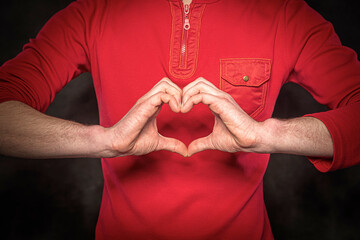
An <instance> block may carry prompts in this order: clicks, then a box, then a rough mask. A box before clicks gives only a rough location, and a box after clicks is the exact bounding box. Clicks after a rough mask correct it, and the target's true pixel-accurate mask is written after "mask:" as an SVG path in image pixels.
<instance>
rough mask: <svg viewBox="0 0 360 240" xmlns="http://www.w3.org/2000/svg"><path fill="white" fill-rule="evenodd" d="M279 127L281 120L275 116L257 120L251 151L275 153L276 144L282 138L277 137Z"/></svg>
mask: <svg viewBox="0 0 360 240" xmlns="http://www.w3.org/2000/svg"><path fill="white" fill-rule="evenodd" d="M281 128H282V127H281V120H278V119H275V118H269V119H267V120H265V121H263V122H259V125H258V128H257V132H256V136H257V137H256V144H255V147H254V149H253V152H256V153H276V152H277V151H278V150H277V147H276V146H277V144H278V143H279V141H281V140H282V139H281V138H280V137H279V136H280V131H281Z"/></svg>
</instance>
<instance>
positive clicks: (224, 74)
mask: <svg viewBox="0 0 360 240" xmlns="http://www.w3.org/2000/svg"><path fill="white" fill-rule="evenodd" d="M270 71H271V61H270V59H257V58H236V59H233V58H232V59H221V60H220V89H221V90H223V91H224V92H227V93H229V94H230V95H231V96H232V97H233V98H234V99H235V101H236V102H237V103H238V104H239V106H240V107H241V108H242V109H243V110H244V111H245V112H246V113H247V114H249V115H250V116H251V117H253V118H254V117H256V116H257V115H259V113H260V112H261V111H262V110H263V109H264V106H265V99H266V94H267V91H268V84H269V83H268V82H269V79H270Z"/></svg>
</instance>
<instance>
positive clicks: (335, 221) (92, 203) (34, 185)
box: [0, 0, 360, 240]
mask: <svg viewBox="0 0 360 240" xmlns="http://www.w3.org/2000/svg"><path fill="white" fill-rule="evenodd" d="M70 2H71V1H70V0H51V1H46V0H13V1H6V2H5V3H4V2H2V3H1V4H0V34H1V37H0V64H2V63H3V62H4V61H6V60H7V59H9V58H12V57H14V56H16V54H17V53H19V51H21V48H22V46H23V45H24V44H25V43H26V42H27V41H28V40H29V38H32V37H34V36H35V35H36V33H37V32H38V31H39V30H40V29H41V27H42V26H43V24H44V23H45V22H46V21H47V20H48V19H49V18H50V17H51V16H52V15H53V14H54V13H55V12H57V11H58V10H60V9H62V8H64V7H65V6H66V5H68V4H69V3H70ZM307 2H308V3H309V5H310V6H312V7H313V8H315V9H316V10H317V11H319V12H320V13H321V14H322V15H323V16H324V17H325V18H326V19H328V20H329V21H331V22H332V23H333V24H334V27H335V30H336V32H337V33H338V34H339V35H340V38H341V40H342V42H343V44H344V45H346V46H349V47H351V48H353V49H354V50H355V51H356V52H357V53H360V31H359V28H360V17H359V15H358V7H357V6H358V5H357V1H355V0H343V1H339V0H308V1H307ZM324 110H326V108H325V107H323V106H321V105H319V104H317V103H316V102H314V100H313V99H312V97H311V96H309V94H308V93H307V92H305V91H304V90H303V89H302V88H300V87H298V86H296V85H294V84H289V85H286V86H285V87H284V88H283V90H282V92H281V94H280V96H279V100H278V103H277V106H276V110H275V113H274V116H276V117H282V118H286V117H295V116H301V115H303V114H306V113H310V112H316V111H324ZM48 114H51V115H54V116H58V117H62V118H66V119H71V120H75V121H79V122H82V123H86V124H95V123H97V122H98V117H97V105H96V99H95V94H94V90H93V86H92V82H91V77H90V76H89V75H86V74H85V75H82V76H80V77H79V78H78V79H76V80H73V81H72V82H71V83H70V84H69V85H68V86H67V87H66V88H65V89H64V90H63V91H62V92H60V93H59V94H58V96H57V97H56V99H55V101H54V103H53V104H52V105H51V106H50V108H49V109H48ZM102 184H103V179H102V173H101V165H100V160H99V159H51V160H50V159H49V160H29V159H16V158H9V157H4V156H0V236H1V237H0V238H1V239H53V240H55V239H93V238H94V229H95V224H96V219H97V216H98V211H99V206H100V201H101V193H102ZM264 189H265V190H264V192H265V193H264V194H265V201H266V205H267V209H268V213H269V217H270V221H271V224H272V229H273V233H274V236H275V239H359V237H358V236H359V235H360V234H359V233H360V230H359V228H360V204H359V202H360V166H355V167H352V168H349V169H344V170H339V171H336V172H332V173H326V174H324V173H320V172H318V171H317V170H316V169H315V168H314V167H313V166H312V165H311V164H310V163H309V162H308V161H307V159H306V158H304V157H299V156H290V155H284V154H274V155H272V157H271V160H270V164H269V167H268V170H267V173H266V175H265V179H264Z"/></svg>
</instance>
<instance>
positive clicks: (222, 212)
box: [0, 1, 359, 239]
mask: <svg viewBox="0 0 360 240" xmlns="http://www.w3.org/2000/svg"><path fill="white" fill-rule="evenodd" d="M154 4H155V5H154ZM187 4H190V7H188V5H187ZM260 6H261V7H262V9H263V11H259V10H258V9H260ZM125 9H126V11H125ZM147 9H156V11H146V10H147ZM239 9H241V14H239V11H240V10H239ZM255 10H256V11H255ZM119 12H121V13H122V14H119ZM136 12H141V13H143V14H142V15H140V16H139V14H135V13H136ZM160 13H161V14H160ZM218 14H220V16H219V15H218ZM90 16H91V18H90ZM70 19H71V24H70ZM125 19H126V21H129V22H131V23H132V24H131V25H130V24H129V25H126V24H125V25H124V24H123V23H124V22H126V21H124V20H125ZM150 19H151V20H153V22H151V21H149V20H150ZM219 19H220V20H219ZM304 19H306V20H304ZM186 20H188V21H189V22H187V21H186ZM108 21H110V22H111V23H112V24H110V25H109V24H107V23H108ZM154 22H155V23H161V24H154ZM300 23H301V24H300ZM259 26H261V29H259ZM79 30H80V31H79ZM214 33H216V34H214ZM144 36H145V37H144ZM142 37H144V38H142ZM169 37H170V38H169ZM144 39H146V41H144ZM55 46H56V47H55ZM166 49H169V52H166V51H165V50H166ZM154 58H155V59H154ZM334 59H336V61H334ZM351 59H352V60H351ZM350 61H351V63H349V62H350ZM145 63H146V65H145ZM345 63H346V64H345ZM122 66H124V68H126V69H123V68H121V67H122ZM119 68H120V69H121V71H120V70H118V69H119ZM83 71H91V73H92V75H93V78H94V82H95V88H96V91H97V94H98V101H99V104H100V105H99V106H100V116H101V125H102V127H100V126H91V127H86V126H83V125H79V124H76V123H72V122H67V121H63V120H60V119H54V118H50V117H48V116H45V115H42V114H40V113H39V112H37V111H34V110H33V109H32V108H29V107H28V106H27V105H24V104H22V103H19V102H18V101H23V102H26V103H27V104H29V105H31V106H32V107H34V108H37V109H39V110H44V109H45V108H46V106H47V105H48V104H49V102H50V101H51V99H52V98H53V95H54V93H55V92H57V91H58V89H60V88H61V87H62V86H63V85H64V84H65V83H66V82H68V81H69V80H70V79H71V78H72V77H73V76H76V75H78V74H79V73H80V72H83ZM2 74H3V75H1V76H0V78H1V79H3V86H4V87H3V89H4V95H3V96H4V97H3V100H4V101H5V100H6V101H8V102H5V103H4V104H2V105H1V108H2V111H3V117H2V121H3V123H4V124H2V126H5V123H6V125H7V128H9V129H10V131H8V130H7V128H6V129H5V128H4V129H3V133H2V136H4V138H3V141H2V143H1V151H2V152H3V153H5V154H8V155H14V156H27V157H37V158H41V157H46V158H47V157H69V156H85V157H89V156H95V157H118V156H126V157H122V158H120V159H109V158H104V159H103V170H104V176H105V191H104V197H103V203H102V204H103V205H102V210H101V212H100V217H99V223H98V227H97V237H98V238H99V239H101V238H104V239H108V238H110V236H111V237H112V238H116V237H123V238H126V237H127V238H131V239H134V238H139V239H144V238H145V236H146V238H154V239H159V238H165V239H176V238H179V239H187V238H188V239H204V238H206V239H209V238H244V239H256V238H264V239H267V238H269V239H271V238H272V236H271V230H270V227H269V222H268V220H267V216H266V212H265V208H264V204H263V200H262V176H263V174H264V171H265V168H266V165H267V157H268V156H267V155H256V154H253V153H252V152H256V153H271V152H286V153H293V154H302V155H307V156H312V157H314V158H312V161H313V162H314V164H315V166H316V167H317V168H319V170H322V171H328V170H332V169H337V168H340V167H346V166H350V165H353V164H357V163H358V161H359V160H358V159H356V157H354V156H357V154H356V151H358V142H359V141H358V139H357V138H356V137H354V136H347V135H351V134H350V133H353V131H358V130H357V129H356V128H357V127H358V126H356V125H354V124H353V123H352V121H353V120H354V119H358V117H359V116H358V111H357V110H358V103H356V102H357V96H358V91H359V84H358V83H359V81H358V79H359V67H358V63H357V61H356V57H355V56H354V54H353V53H352V52H351V51H349V50H348V49H345V48H343V47H341V46H340V45H339V42H338V40H337V38H336V37H335V35H334V34H333V33H332V29H331V27H330V26H329V25H328V24H327V23H326V22H325V21H324V20H323V19H322V18H321V17H319V16H318V15H316V14H315V13H314V12H312V11H311V10H310V9H309V8H308V7H307V6H306V5H305V4H304V3H303V2H300V1H289V2H283V1H279V2H277V1H274V2H269V3H268V2H255V1H250V2H245V3H238V2H230V3H229V2H228V3H227V4H226V3H223V2H221V1H206V3H205V2H204V1H194V2H193V3H190V2H186V3H184V4H182V3H181V2H178V1H170V2H159V3H158V2H156V3H153V2H146V1H144V2H135V3H129V2H115V1H113V2H109V3H107V4H105V3H101V2H100V1H99V2H96V1H93V2H90V1H79V2H78V3H74V4H72V5H71V6H70V7H69V8H68V9H66V10H65V11H63V12H61V13H60V14H58V15H57V16H56V17H55V18H54V19H53V20H52V21H51V22H49V24H48V25H47V26H46V27H45V28H44V29H43V31H42V33H40V35H39V36H38V38H37V39H36V40H34V42H33V43H32V44H30V45H28V47H27V48H26V50H25V51H24V52H23V53H22V55H21V56H19V57H18V58H17V59H15V60H14V61H10V62H8V63H7V64H5V65H4V67H3V69H2ZM28 76H31V77H30V80H26V79H27V78H29V77H28ZM164 76H166V77H165V78H163V77H164ZM201 76H203V77H201ZM324 76H325V77H324ZM340 78H344V79H351V81H350V80H346V81H342V82H341V84H337V85H336V88H335V87H334V85H331V84H334V83H338V81H337V80H338V79H340ZM159 79H162V80H161V81H160V82H158V80H159ZM170 79H172V80H170ZM287 81H293V82H297V83H299V84H301V85H303V86H305V87H306V88H307V89H308V90H309V91H310V92H312V93H313V94H314V95H315V97H316V99H317V100H319V101H320V102H322V103H325V104H328V105H329V106H330V107H332V108H338V107H341V108H339V109H338V110H335V111H332V112H329V113H323V114H317V115H311V116H308V117H304V118H299V119H292V120H288V121H278V120H275V119H270V118H269V117H270V116H271V112H272V109H273V105H274V103H275V100H276V97H277V93H278V91H279V89H280V87H281V85H282V84H283V83H285V82H287ZM154 85H155V86H154ZM139 86H141V88H139ZM153 86H154V87H153ZM18 89H20V90H18ZM149 89H151V90H150V91H148V90H149ZM5 93H6V94H5ZM141 96H142V97H141ZM138 99H139V100H138ZM11 100H16V101H15V102H14V101H11ZM135 102H136V104H135ZM199 103H203V104H206V105H208V106H209V108H210V110H211V112H210V111H209V110H208V107H206V106H204V105H201V106H196V107H194V105H196V104H199ZM134 104H135V105H134ZM163 104H169V106H170V108H167V107H166V106H163ZM132 105H134V106H133V107H132ZM161 106H163V108H162V109H161ZM131 107H132V108H131ZM193 107H194V108H193ZM130 108H131V110H130V111H129V109H130ZM160 109H161V111H160ZM172 112H175V113H178V114H174V113H172ZM181 113H182V114H181ZM185 113H186V114H185ZM212 114H214V116H215V122H214V120H213V119H214V116H213V115H212ZM19 116H26V118H25V117H24V118H22V119H23V121H21V120H19ZM120 119H121V120H120ZM254 119H255V120H254ZM340 119H341V121H340ZM119 120H120V121H119ZM156 120H157V124H156ZM213 125H214V128H213V129H212V126H213ZM157 126H158V128H159V131H160V132H161V133H162V134H163V135H165V136H170V137H172V138H165V137H163V136H162V135H159V134H158V133H157ZM34 129H36V131H34ZM349 129H350V130H349ZM211 130H212V132H211ZM208 134H210V135H209V137H205V138H201V137H204V136H206V135H208ZM331 136H332V137H331ZM29 139H31V140H32V141H31V144H29V143H30V141H29ZM343 139H345V140H346V143H347V144H346V146H344V145H343V144H342V141H343ZM207 149H215V150H220V151H204V150H207ZM333 149H335V155H334V150H333ZM156 150H169V151H173V152H176V153H179V154H180V155H183V156H192V157H190V158H183V157H181V156H179V155H176V154H173V153H170V152H164V151H161V152H153V151H156ZM224 152H230V153H235V152H236V154H226V153H224ZM247 152H248V153H247ZM336 154H340V155H336ZM347 154H348V155H347ZM332 158H333V159H332ZM144 185H145V186H144Z"/></svg>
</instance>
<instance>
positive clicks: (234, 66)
mask: <svg viewBox="0 0 360 240" xmlns="http://www.w3.org/2000/svg"><path fill="white" fill-rule="evenodd" d="M220 64H221V69H220V71H221V78H223V79H224V80H226V81H227V82H229V83H230V84H232V85H235V86H249V87H258V86H260V85H261V84H263V83H264V82H266V81H268V80H269V78H270V69H271V67H270V66H271V62H270V59H257V58H236V59H221V60H220Z"/></svg>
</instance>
